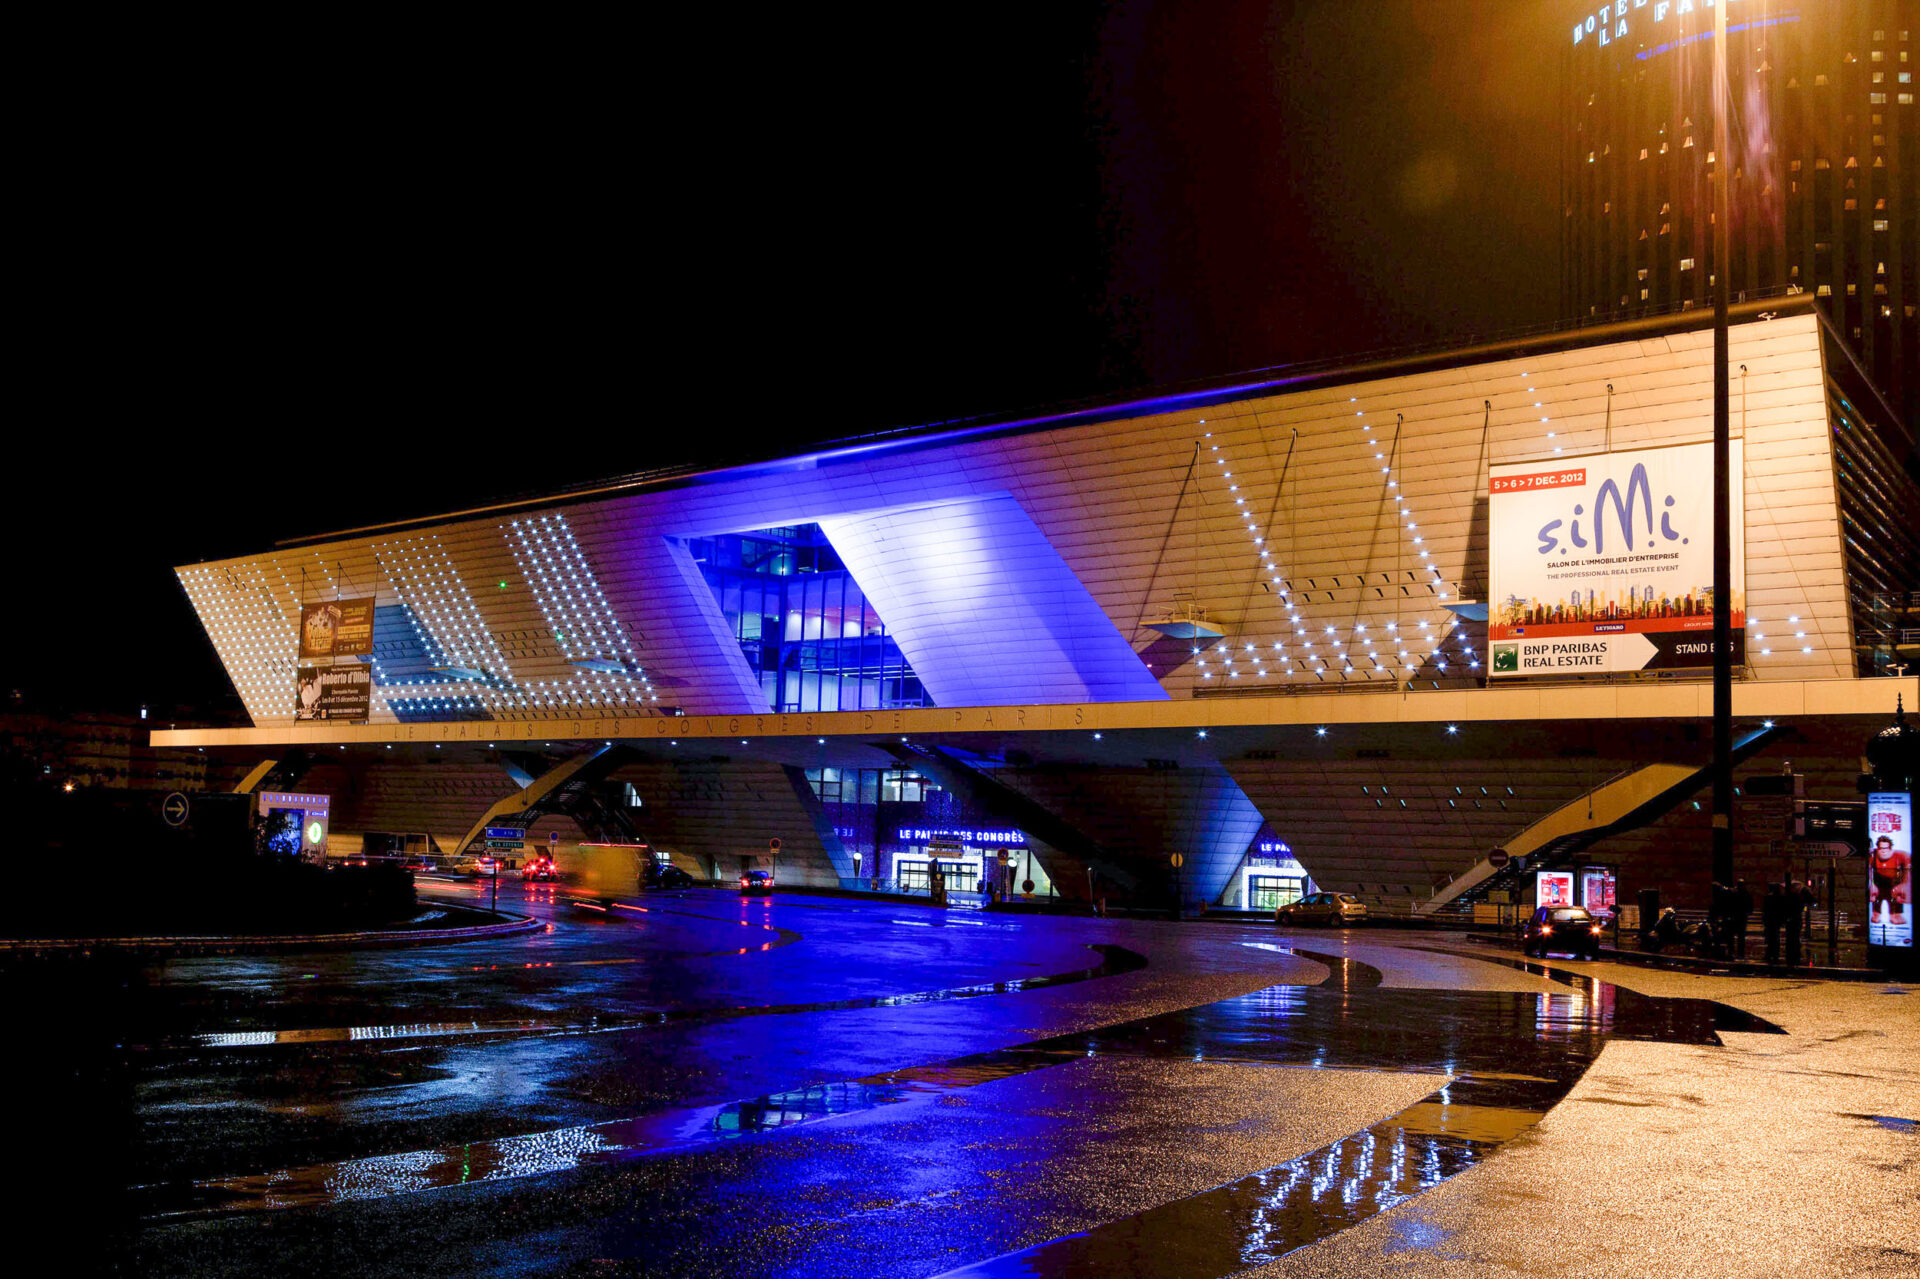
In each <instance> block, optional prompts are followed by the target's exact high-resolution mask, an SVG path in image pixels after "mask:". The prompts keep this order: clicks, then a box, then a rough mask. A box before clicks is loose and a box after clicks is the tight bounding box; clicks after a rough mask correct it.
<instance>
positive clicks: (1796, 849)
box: [1773, 839, 1859, 857]
mask: <svg viewBox="0 0 1920 1279" xmlns="http://www.w3.org/2000/svg"><path fill="white" fill-rule="evenodd" d="M1773 854H1774V856H1776V857H1855V856H1858V855H1859V850H1858V849H1856V848H1855V847H1854V846H1853V845H1852V844H1850V843H1848V842H1847V841H1846V840H1844V839H1776V840H1774V841H1773Z"/></svg>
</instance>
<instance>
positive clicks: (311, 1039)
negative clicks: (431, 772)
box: [134, 943, 1147, 1051]
mask: <svg viewBox="0 0 1920 1279" xmlns="http://www.w3.org/2000/svg"><path fill="white" fill-rule="evenodd" d="M1087 949H1089V950H1093V951H1097V952H1098V953H1099V954H1100V956H1101V962H1100V963H1098V964H1095V965H1094V966H1093V967H1091V968H1074V969H1069V970H1068V971H1066V972H1062V973H1048V974H1046V975H1044V976H1041V977H1011V978H1008V979H1006V980H1004V981H990V982H978V983H975V984H974V985H971V986H951V987H947V988H945V989H940V990H916V991H909V992H907V993H906V994H902V995H869V996H865V997H862V998H858V999H828V1000H817V1001H815V1002H813V1003H797V1004H750V1005H743V1006H741V1007H736V1008H670V1009H661V1010H657V1011H653V1012H645V1013H639V1014H636V1015H634V1016H632V1017H628V1018H624V1019H621V1020H618V1021H599V1020H595V1021H591V1022H558V1021H534V1020H527V1021H501V1022H480V1021H471V1022H416V1023H404V1024H400V1025H392V1026H319V1027H308V1028H296V1029H289V1030H265V1029H262V1030H234V1031H211V1032H207V1033H204V1034H197V1035H190V1036H185V1037H183V1038H180V1039H175V1040H168V1041H164V1042H163V1043H162V1044H161V1045H160V1046H161V1047H162V1048H163V1049H174V1050H179V1049H192V1048H273V1047H284V1046H291V1045H307V1046H311V1045H316V1044H327V1043H355V1042H367V1041H375V1040H382V1039H423V1038H433V1037H438V1036H441V1035H446V1036H459V1035H473V1034H482V1035H487V1034H491V1035H508V1034H567V1033H577V1034H601V1033H605V1032H608V1031H616V1030H646V1029H650V1028H652V1027H655V1026H668V1025H687V1024H692V1023H704V1022H721V1021H737V1020H739V1019H741V1018H744V1017H776V1016H785V1015H788V1014H792V1013H817V1012H848V1011H853V1010H858V1009H863V1008H904V1007H908V1006H911V1005H914V1004H937V1003H944V1002H946V1001H947V1000H952V999H979V998H981V997H983V996H986V995H1010V994H1017V993H1019V992H1021V991H1027V990H1045V989H1047V988H1048V987H1052V986H1069V985H1072V984H1073V983H1075V982H1082V981H1092V980H1094V979H1096V978H1100V977H1114V976H1118V975H1119V974H1121V973H1131V972H1138V971H1139V970H1141V969H1142V968H1145V967H1146V966H1147V957H1146V956H1145V955H1142V954H1140V953H1139V952H1138V951H1132V950H1128V949H1127V948H1126V947H1124V946H1112V945H1107V944H1105V943H1099V944H1095V945H1091V946H1089V947H1088V948H1087ZM134 1051H145V1049H143V1048H141V1047H140V1046H137V1045H136V1046H135V1049H134Z"/></svg>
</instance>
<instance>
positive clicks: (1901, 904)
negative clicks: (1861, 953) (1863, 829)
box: [1867, 791, 1913, 947]
mask: <svg viewBox="0 0 1920 1279" xmlns="http://www.w3.org/2000/svg"><path fill="white" fill-rule="evenodd" d="M1867 944H1868V945H1870V946H1909V947H1910V946H1912V945H1913V796H1912V795H1909V794H1908V793H1906V792H1905V791H1877V792H1875V793H1873V794H1871V795H1868V796H1867Z"/></svg>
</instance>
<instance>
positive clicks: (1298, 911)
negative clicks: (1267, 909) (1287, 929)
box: [1273, 893, 1367, 928]
mask: <svg viewBox="0 0 1920 1279" xmlns="http://www.w3.org/2000/svg"><path fill="white" fill-rule="evenodd" d="M1273 922H1274V923H1276V924H1280V925H1282V926H1284V925H1287V924H1294V925H1300V924H1320V925H1324V926H1325V927H1328V928H1352V927H1355V926H1357V925H1360V924H1364V923H1366V922H1367V904H1366V903H1365V902H1363V901H1361V900H1360V899H1359V898H1358V897H1355V896H1354V895H1353V894H1352V893H1308V894H1307V895H1306V896H1305V897H1302V898H1301V899H1300V900H1299V901H1297V902H1288V903H1287V904H1286V905H1284V906H1282V907H1280V908H1279V909H1278V910H1276V911H1274V912H1273Z"/></svg>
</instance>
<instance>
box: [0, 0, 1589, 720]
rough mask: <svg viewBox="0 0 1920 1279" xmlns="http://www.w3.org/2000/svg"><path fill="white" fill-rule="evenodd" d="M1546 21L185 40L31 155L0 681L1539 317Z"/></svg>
mask: <svg viewBox="0 0 1920 1279" xmlns="http://www.w3.org/2000/svg"><path fill="white" fill-rule="evenodd" d="M1563 8H1564V6H1563V5H1557V4H1552V3H1541V2H1540V0H1526V2H1524V3H1521V2H1516V3H1501V4H1470V3H1452V4H1445V5H1434V4H1431V3H1426V4H1414V3H1399V2H1398V0H1391V2H1390V0H1370V2H1369V3H1367V4H1364V5H1357V4H1353V3H1350V2H1349V3H1338V2H1334V0H1325V2H1321V3H1305V4H1295V5H1287V4H1264V5H1263V4H1251V3H1225V2H1223V3H1215V4H1208V5H1192V4H1185V5H1182V4H1173V3H1162V4H1115V5H1096V4H1074V3H1064V2H1061V3H1051V4H1047V5H1031V4H1027V5H1013V6H1005V7H1000V8H996V7H993V6H978V7H975V8H973V9H969V10H966V11H964V12H949V11H940V12H936V13H915V14H902V15H898V16H896V17H895V18H894V19H893V20H892V22H891V23H890V24H878V25H877V24H876V23H875V21H874V20H873V19H872V17H871V16H870V14H869V13H868V12H867V11H861V12H860V14H859V16H858V17H857V18H856V17H855V16H853V15H852V14H848V15H845V16H840V15H833V14H824V13H822V12H820V11H817V10H807V11H800V10H795V11H793V12H792V13H791V14H790V16H787V17H785V18H784V19H774V20H767V19H763V18H758V17H748V16H745V15H744V14H737V13H735V14H728V15H726V16H715V17H712V18H711V19H696V20H689V19H676V20H671V21H663V20H656V19H649V20H648V22H647V24H646V25H637V24H623V25H622V26H620V27H619V28H617V29H604V30H598V29H592V28H585V27H581V28H569V29H561V28H558V27H553V28H546V29H539V30H528V29H524V28H520V27H503V28H499V29H494V30H487V31H475V30H457V31H456V30H442V29H439V28H434V29H427V30H412V31H397V30H396V31H361V30H337V29H336V30H306V29H299V30H295V29H291V28H289V29H286V30H280V31H265V30H263V31H260V32H250V33H248V34H247V38H246V39H245V40H244V41H239V42H236V38H235V37H234V36H233V34H232V33H231V32H226V33H222V35H221V38H218V39H207V40H202V39H200V38H199V36H200V35H201V34H204V33H184V32H179V31H168V32H166V33H164V35H162V36H159V37H156V41H157V43H156V46H155V48H156V49H157V50H162V51H164V52H165V53H166V55H167V56H164V57H152V58H148V57H144V56H142V55H143V54H144V53H145V52H146V51H145V50H136V51H134V53H133V55H132V57H131V59H130V61H127V62H116V61H113V60H109V61H107V62H103V63H101V64H100V65H99V66H91V65H90V66H89V67H88V68H87V70H86V71H85V73H83V74H81V75H79V76H77V77H76V83H75V84H74V86H73V87H72V89H71V92H70V93H69V95H68V100H67V102H66V104H65V105H66V108H67V109H68V111H69V112H70V121H71V123H70V124H69V125H67V126H65V127H63V128H62V129H61V130H59V131H58V132H54V133H50V134H49V140H48V142H47V144H46V145H47V147H48V150H47V152H46V153H45V154H44V155H43V157H42V158H41V161H40V163H39V171H38V172H39V176H41V177H42V178H43V180H40V181H37V182H35V183H33V184H31V189H32V190H33V191H34V195H33V197H32V199H31V201H30V208H31V212H32V214H33V217H34V220H35V225H36V227H37V233H36V235H35V236H34V237H33V239H32V243H33V244H34V246H35V248H36V253H35V262H34V270H35V274H36V282H37V283H40V284H41V285H42V289H41V291H39V292H37V293H36V294H35V307H34V309H35V312H36V315H37V318H38V323H37V324H36V325H35V333H34V335H33V337H32V339H31V340H30V341H29V342H28V343H27V344H26V347H25V350H24V352H23V354H24V355H25V363H26V364H27V365H28V372H29V379H30V381H31V382H32V384H34V385H37V386H42V387H44V390H42V391H40V392H38V393H36V394H33V395H32V396H30V397H28V398H27V400H26V401H25V403H24V405H22V406H17V412H18V413H19V416H20V417H22V418H24V419H26V421H25V422H23V424H22V425H23V427H25V426H29V425H30V424H34V423H37V425H31V431H30V434H31V436H32V437H33V445H32V446H31V447H29V448H28V449H26V451H25V453H24V454H16V459H15V460H16V465H15V467H14V469H13V480H14V484H13V488H14V494H13V499H14V500H13V501H12V502H11V503H10V504H9V509H10V511H11V515H12V518H11V519H10V520H9V523H10V524H12V525H13V526H14V527H13V530H12V531H13V534H14V536H13V539H12V541H13V545H14V547H15V557H16V563H17V564H18V565H19V566H20V568H21V569H22V570H23V573H22V575H21V577H20V578H17V579H16V582H15V593H16V599H17V600H18V601H19V604H18V605H17V607H18V608H19V609H20V613H19V616H24V617H45V618H46V619H47V620H48V622H49V623H50V624H49V625H47V626H45V627H41V626H33V625H26V626H23V625H18V624H16V625H13V626H9V627H6V628H0V631H4V633H6V635H7V640H6V647H5V649H4V650H3V651H4V654H5V666H4V671H5V675H4V680H5V683H6V685H7V686H8V687H18V686H25V687H27V688H28V689H29V690H31V691H32V692H33V693H34V695H36V696H38V697H41V698H52V699H54V700H68V701H72V702H78V703H85V704H97V705H100V706H102V707H103V708H105V707H108V706H114V705H119V706H130V705H136V704H138V703H139V702H140V701H143V700H146V701H152V702H154V703H156V704H158V703H162V702H172V701H185V702H190V703H191V702H203V703H204V702H208V701H210V700H211V699H215V698H218V697H223V696H225V695H226V692H227V685H226V681H225V678H224V676H223V675H222V674H221V672H220V670H219V667H218V665H217V663H216V662H215V661H214V659H213V655H212V650H211V647H210V646H209V645H208V644H207V643H206V642H205V640H204V639H203V638H202V637H201V636H200V633H199V628H198V625H197V623H196V622H195V621H194V619H193V616H192V613H191V610H190V609H189V608H188V607H187V605H186V603H185V597H184V596H183V595H182V593H181V592H180V590H179V588H178V585H177V583H176V582H175V580H174V578H173V575H172V573H171V571H170V568H171V566H173V565H175V564H180V563H185V562H189V561H192V560H197V559H204V558H214V557H221V556H228V555H237V554H243V553H248V552H254V551H259V550H263V549H266V548H268V547H269V546H270V545H271V544H272V543H273V542H274V541H275V540H276V539H279V538H283V537H289V536H294V535H298V534H303V533H310V532H319V531H325V530H329V529H336V528H344V527H349V526H353V525H356V524H363V523H369V522H374V521H378V520H383V519H393V518H400V517H405V516H410V515H420V514H429V513H433V512H437V511H443V510H449V509H454V508H457V507H460V506H465V505H470V504H473V503H476V502H480V501H483V500H486V499H489V498H494V497H498V496H502V495H506V494H512V493H518V492H523V491H527V490H530V489H541V488H546V487H550V486H557V485H563V484H567V483H571V482H577V481H582V480H587V479H592V478H598V477H601V476H606V475H612V474H621V473H627V472H632V471H639V470H645V469H650V468H653V467H658V466H665V465H672V464H681V463H720V462H726V461H730V460H741V459H745V458H749V457H753V456H764V455H768V454H772V453H779V452H783V451H786V449H787V448H788V446H789V445H798V444H803V443H807V442H810V441H816V440H821V439H830V438H838V437H841V436H845V435H849V434H855V433H859V432H862V431H867V430H873V429H878V428H882V427H887V426H894V425H900V424H909V423H917V422H924V421H931V420H937V419H942V418H946V417H952V416H958V415H964V414H973V413H986V412H996V411H1005V410H1011V409H1017V408H1022V407H1027V406H1032V405H1036V404H1040V403H1045V402H1050V401H1057V400H1063V399H1072V398H1078V397H1083V396H1088V395H1097V394H1101V393H1106V392H1112V391H1115V390H1119V389H1122V388H1131V387H1139V386H1145V385H1155V384H1165V383H1170V382H1176V381H1180V380H1184V379H1189V378H1196V377H1206V376H1211V375H1217V374H1222V373H1229V372H1234V371H1237V370H1241V369H1245V368H1250V367H1257V366H1264V365H1272V364H1280V363H1289V362H1297V361H1301V360H1309V359H1319V358H1326V357H1331V356H1339V355H1344V354H1355V353H1359V352H1364V351H1370V350H1377V349H1380V348H1383V347H1391V346H1399V345H1405V344H1412V343H1431V342H1440V341H1451V340H1463V339H1465V338H1467V337H1469V336H1472V335H1474V334H1483V333H1487V332H1492V331H1498V330H1503V329H1510V328H1513V327H1516V326H1520V325H1527V324H1534V323H1539V322H1542V321H1546V320H1550V319H1552V318H1554V315H1555V311H1556V308H1557V306H1558V296H1557V287H1558V286H1557V279H1558V276H1557V272H1558V256H1557V253H1558V250H1557V222H1558V217H1557V195H1556V187H1557V177H1556V174H1557V168H1556V165H1557V161H1556V147H1557V141H1556V138H1555V135H1554V121H1555V119H1556V97H1555V95H1556V92H1557V89H1558V73H1557V68H1558V66H1559V58H1560V54H1561V49H1560V44H1561V39H1562V32H1561V28H1562V27H1564V26H1566V25H1567V21H1570V19H1568V20H1567V21H1563V18H1565V15H1564V14H1563V13H1562V12H1561V10H1562V9H1563ZM1036 11H1038V12H1036ZM27 433H28V432H23V434H27ZM18 447H19V444H18V442H17V443H16V448H18Z"/></svg>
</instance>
